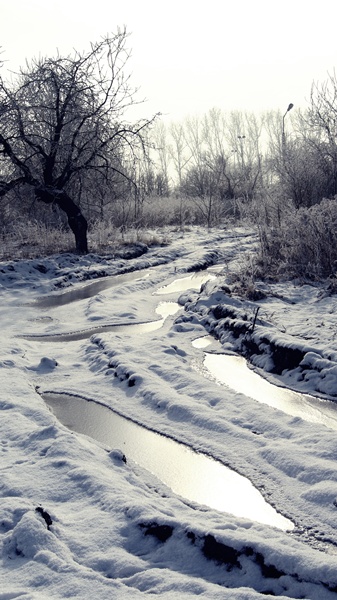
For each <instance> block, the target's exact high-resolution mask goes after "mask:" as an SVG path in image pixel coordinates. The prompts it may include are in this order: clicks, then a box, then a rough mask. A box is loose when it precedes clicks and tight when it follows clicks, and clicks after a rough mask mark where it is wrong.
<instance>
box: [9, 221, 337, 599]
mask: <svg viewBox="0 0 337 600" xmlns="http://www.w3.org/2000/svg"><path fill="white" fill-rule="evenodd" d="M256 242H257V238H256V236H255V235H254V233H253V232H249V231H246V230H244V229H236V230H229V231H226V230H217V231H215V230H214V231H212V232H207V231H205V230H202V229H195V230H192V231H190V232H186V233H185V234H184V235H182V234H179V233H173V232H172V234H171V243H170V244H169V245H167V246H165V247H157V248H150V249H146V248H145V247H142V246H141V245H139V246H138V248H136V250H137V252H136V254H137V255H138V256H135V257H134V258H132V257H130V255H129V256H126V255H124V256H123V253H121V254H120V256H115V257H114V256H111V257H108V256H105V257H100V256H96V255H90V254H89V255H88V256H85V257H78V256H74V255H70V254H65V255H57V256H52V257H49V258H45V259H36V260H30V261H29V260H22V261H20V260H16V261H12V262H7V263H0V298H1V303H0V315H1V346H0V378H1V380H0V385H1V388H0V389H1V393H0V409H1V412H0V431H1V436H0V451H1V463H0V469H1V478H0V490H1V492H0V538H1V545H2V564H1V569H0V600H9V599H14V598H20V599H21V598H22V599H25V600H33V599H34V600H35V599H36V600H42V599H52V598H68V597H69V598H79V599H81V600H86V599H90V600H91V598H97V599H99V600H105V599H109V600H111V598H118V599H119V598H121V599H124V598H130V599H131V598H132V599H137V598H144V597H147V596H150V597H153V596H156V595H157V596H160V597H161V598H163V599H172V600H173V599H176V598H181V599H190V598H196V597H200V598H207V599H215V600H216V599H220V598H221V600H223V599H240V600H248V599H257V598H265V597H268V595H270V596H272V597H275V596H276V597H279V598H310V599H313V600H316V599H317V600H318V599H322V600H323V599H324V600H328V599H329V598H336V597H337V463H336V459H337V427H336V423H335V422H334V418H333V415H334V410H335V408H334V404H330V402H331V400H334V399H335V400H337V340H336V335H337V315H336V308H337V307H336V304H337V299H336V296H333V295H330V294H329V289H328V286H327V285H322V286H311V285H302V284H301V282H291V283H289V282H287V283H268V282H260V283H258V284H257V286H256V289H257V290H258V292H259V293H258V294H257V295H256V297H258V298H259V299H258V300H254V301H253V300H243V299H242V298H240V297H239V296H238V295H236V294H235V287H234V284H233V281H234V278H233V273H234V272H237V271H238V270H239V269H240V267H241V266H242V262H243V257H244V256H249V255H250V254H251V253H252V252H253V250H254V247H255V245H256ZM146 250H147V251H146ZM194 272H195V273H196V275H195V276H194V277H192V276H191V274H192V273H194ZM200 286H202V287H200ZM163 303H164V304H163ZM257 308H258V311H257ZM149 324H150V325H149ZM210 335H211V337H209V336H210ZM203 337H204V338H205V340H204V341H205V344H203V341H201V340H200V338H203ZM207 344H208V345H207ZM235 352H241V353H245V354H246V355H248V354H249V356H250V364H251V366H252V368H253V369H254V370H255V371H256V372H257V373H260V374H261V373H263V375H264V378H265V379H267V380H269V381H270V382H271V383H272V384H274V385H270V386H268V387H266V388H262V389H263V391H262V397H261V398H260V399H259V398H258V395H256V394H255V392H254V390H253V383H249V384H248V387H247V385H246V388H245V389H244V387H242V386H243V384H244V380H245V378H246V370H245V368H244V365H242V366H240V365H239V367H238V370H237V371H234V366H235V365H234V363H230V362H228V363H219V365H220V366H218V367H217V368H218V374H217V373H216V371H215V372H214V371H212V369H211V368H210V367H209V366H208V361H210V362H211V359H212V356H213V357H214V355H216V356H217V358H218V359H219V360H222V359H224V360H226V357H223V356H222V354H223V353H225V354H229V355H230V358H228V360H231V359H233V353H235ZM218 355H219V356H218ZM234 359H235V357H234ZM235 360H236V359H235ZM223 364H227V365H229V366H227V367H224V366H223ZM231 364H233V368H232V367H230V365H231ZM221 365H222V366H221ZM221 369H222V371H221ZM226 369H227V370H228V373H226ZM230 375H231V376H232V382H230V381H229V379H230ZM254 376H256V374H254ZM256 378H257V376H256ZM259 379H260V380H261V377H259ZM249 381H250V380H249ZM261 381H263V380H261ZM264 383H266V382H264ZM275 384H277V386H278V387H276V385H275ZM254 385H255V384H254ZM280 387H281V388H287V387H288V388H292V389H293V390H297V391H298V392H300V393H302V394H303V396H301V395H297V396H296V402H297V403H299V404H301V401H302V400H303V405H304V406H306V405H305V399H306V397H305V395H304V394H311V395H312V398H311V400H310V398H309V404H310V402H312V403H313V407H314V408H313V410H314V412H315V414H316V413H320V412H322V413H324V414H325V415H328V416H325V417H324V418H323V419H322V422H320V420H319V418H318V419H316V417H315V418H311V417H310V415H309V414H308V415H307V412H306V411H307V409H306V408H304V409H303V410H302V407H300V412H299V413H298V414H297V413H296V414H291V411H290V412H287V411H288V409H287V408H284V410H283V409H282V410H281V409H280V408H277V407H276V406H275V405H274V406H272V405H270V404H268V402H269V400H270V402H271V404H272V403H273V402H272V401H273V398H274V396H275V397H276V396H277V395H278V394H279V393H281V394H282V393H283V392H284V393H285V394H286V393H287V390H284V389H283V390H282V389H281V391H280ZM47 393H54V394H57V393H66V394H70V395H75V396H76V397H83V398H87V399H90V400H93V401H96V402H99V403H102V404H104V405H105V406H108V407H110V408H112V409H113V410H114V411H116V412H117V413H118V414H119V415H121V416H124V417H127V418H128V419H131V420H132V421H134V422H136V423H138V424H140V425H142V426H144V427H145V428H147V429H150V430H152V431H155V432H159V433H162V434H164V435H165V436H167V437H168V438H171V439H173V440H176V441H178V442H183V443H184V444H186V445H187V446H188V447H190V448H192V449H194V450H195V451H197V452H201V453H204V454H207V455H208V456H211V457H213V458H215V459H217V460H218V461H220V462H221V463H223V464H224V465H227V466H228V467H230V468H231V469H233V470H234V471H236V472H237V473H239V474H241V475H243V476H245V477H247V478H248V479H249V480H250V481H251V482H252V484H253V485H254V486H255V488H256V489H257V490H258V491H259V492H260V493H261V494H262V495H263V497H264V499H265V500H266V501H267V502H268V504H269V505H270V506H271V507H273V508H274V509H276V511H277V512H278V513H279V514H280V515H282V516H283V517H284V518H286V519H288V520H289V522H291V524H292V527H289V529H288V530H287V529H281V528H279V527H278V526H273V525H268V524H265V523H264V522H262V521H263V520H261V522H260V521H258V520H256V521H254V520H250V519H249V518H248V517H247V516H240V515H239V516H238V515H235V514H232V513H231V512H224V511H220V510H217V509H214V508H210V507H209V506H206V505H201V504H198V503H197V502H194V501H193V500H186V499H185V498H184V497H182V496H179V495H177V494H175V493H174V492H173V491H172V490H171V489H170V488H169V487H168V486H166V485H165V484H164V483H162V482H161V481H160V480H159V479H157V478H156V477H155V476H154V475H153V474H151V473H150V472H149V471H147V470H146V469H144V468H143V467H142V466H141V465H139V464H137V462H136V461H135V460H133V459H132V458H130V457H128V455H127V453H125V456H124V452H123V448H119V447H117V448H116V447H109V446H107V445H106V444H105V443H102V442H97V441H95V440H94V439H92V438H91V437H90V436H85V435H81V434H79V433H75V432H74V431H72V430H71V429H70V428H68V427H66V426H65V425H63V424H62V423H61V422H60V421H59V420H58V419H57V418H56V417H55V415H54V414H53V412H52V411H51V410H50V409H49V408H48V406H47V404H46V403H45V401H44V399H43V395H44V394H47ZM269 396H270V398H269ZM301 399H302V400H301ZM329 406H330V408H326V407H329ZM326 410H327V411H328V412H327V413H325V412H324V411H326ZM329 410H330V412H329ZM301 411H302V412H301ZM308 412H310V410H309V409H308ZM330 415H331V426H330ZM336 419H337V413H336ZM201 485H202V482H201ZM241 500H243V503H244V504H245V505H246V506H247V507H248V508H249V505H250V504H251V503H252V498H251V497H250V495H249V493H247V496H246V497H244V498H241ZM36 509H38V510H36ZM233 512H234V511H233Z"/></svg>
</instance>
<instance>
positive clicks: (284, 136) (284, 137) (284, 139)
mask: <svg viewBox="0 0 337 600" xmlns="http://www.w3.org/2000/svg"><path fill="white" fill-rule="evenodd" d="M293 106H294V105H293V103H292V102H290V104H289V106H288V108H287V110H286V112H285V113H284V115H283V118H282V141H283V144H285V141H286V135H285V132H284V119H285V118H286V116H287V114H288V112H289V111H290V110H291V109H292V108H293Z"/></svg>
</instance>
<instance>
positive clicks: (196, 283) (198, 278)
mask: <svg viewBox="0 0 337 600" xmlns="http://www.w3.org/2000/svg"><path fill="white" fill-rule="evenodd" d="M213 279H216V275H212V274H210V273H207V272H202V273H192V275H188V276H187V277H182V278H180V279H175V280H174V281H172V282H171V283H169V284H168V285H164V286H163V287H160V288H158V289H157V291H156V292H155V294H156V295H162V294H173V293H176V292H185V291H186V290H191V289H194V290H195V289H199V288H200V286H201V285H202V284H203V283H206V281H210V280H213Z"/></svg>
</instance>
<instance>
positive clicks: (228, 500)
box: [42, 392, 294, 530]
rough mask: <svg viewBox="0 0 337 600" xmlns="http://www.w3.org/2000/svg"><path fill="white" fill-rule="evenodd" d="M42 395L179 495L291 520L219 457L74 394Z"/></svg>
mask: <svg viewBox="0 0 337 600" xmlns="http://www.w3.org/2000/svg"><path fill="white" fill-rule="evenodd" d="M42 397H43V399H44V400H45V402H46V403H47V404H48V406H49V407H50V408H51V410H52V411H53V413H54V414H55V416H56V417H57V419H58V420H59V421H61V423H63V425H65V426H66V427H68V428H69V429H71V430H72V431H76V432H77V433H81V434H85V435H88V436H90V437H92V438H93V439H95V440H97V441H99V442H101V443H102V444H104V445H106V446H108V447H109V448H111V449H113V448H118V449H119V450H121V451H122V452H123V453H124V454H125V455H126V457H127V458H130V459H131V460H133V461H135V462H137V463H138V464H139V465H140V466H142V467H143V468H145V469H147V470H148V471H150V472H151V473H152V474H153V475H155V476H156V477H157V478H158V479H160V480H161V481H162V482H163V483H164V484H165V485H167V486H168V487H170V488H171V489H172V491H173V492H174V493H176V494H178V495H179V496H181V497H183V498H185V499H187V500H190V501H192V502H197V503H199V504H202V505H206V506H209V507H211V508H214V509H216V510H219V511H223V512H228V513H231V514H234V515H236V516H238V517H242V518H245V519H249V520H252V521H258V522H260V523H264V524H267V525H271V526H273V527H277V528H279V529H283V530H291V529H293V527H294V526H293V523H292V522H291V521H289V520H288V519H286V518H285V517H283V516H282V515H280V514H279V513H277V512H276V510H275V509H274V508H272V507H271V506H270V505H269V504H267V503H266V502H265V500H264V498H263V496H262V495H261V494H260V492H258V490H257V489H256V488H254V486H253V485H252V484H251V482H250V481H249V480H248V479H246V478H245V477H242V476H241V475H239V474H238V473H236V472H234V471H231V470H230V469H229V468H227V467H225V466H224V465H222V464H221V463H220V462H218V461H215V460H213V459H212V458H209V457H208V456H206V455H204V454H199V453H196V452H194V451H192V450H191V449H190V448H188V447H187V446H185V445H183V444H180V443H178V442H175V441H174V440H172V439H170V438H167V437H165V436H163V435H160V434H158V433H155V432H153V431H150V430H148V429H146V428H144V427H141V426H140V425H137V424H136V423H134V422H133V421H130V420H129V419H126V418H124V417H121V416H120V415H118V414H117V413H115V412H114V411H113V410H111V409H109V408H108V407H106V406H104V405H103V404H99V403H97V402H94V401H90V400H86V399H84V398H81V397H78V396H71V395H67V394H56V393H49V392H46V393H44V394H42Z"/></svg>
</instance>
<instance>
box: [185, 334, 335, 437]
mask: <svg viewBox="0 0 337 600" xmlns="http://www.w3.org/2000/svg"><path fill="white" fill-rule="evenodd" d="M202 339H205V338H201V340H202ZM195 341H196V340H195ZM194 343H195V342H194ZM199 347H200V346H199ZM204 366H205V367H206V368H207V369H208V371H209V372H210V373H211V374H212V375H213V377H215V379H216V380H217V381H219V382H220V383H222V384H225V385H227V386H228V387H230V388H232V389H233V390H235V391H236V392H241V393H242V394H245V395H246V396H248V397H250V398H253V399H254V400H257V401H258V402H262V403H263V404H268V406H272V407H273V408H277V409H278V410H282V411H283V412H285V413H287V414H288V415H291V416H293V417H301V418H302V419H303V420H305V421H309V422H310V423H320V424H321V425H325V426H326V427H329V428H330V429H334V430H337V403H336V402H331V401H329V400H321V399H320V398H316V397H314V396H309V395H307V394H301V393H299V392H294V391H292V390H289V389H287V388H282V387H279V386H277V385H273V384H272V383H270V382H269V381H267V380H266V379H263V377H261V376H260V375H258V374H257V373H255V372H254V371H252V370H251V369H249V367H248V366H247V363H246V361H245V359H244V358H242V357H241V356H232V355H228V354H210V353H205V358H204Z"/></svg>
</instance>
